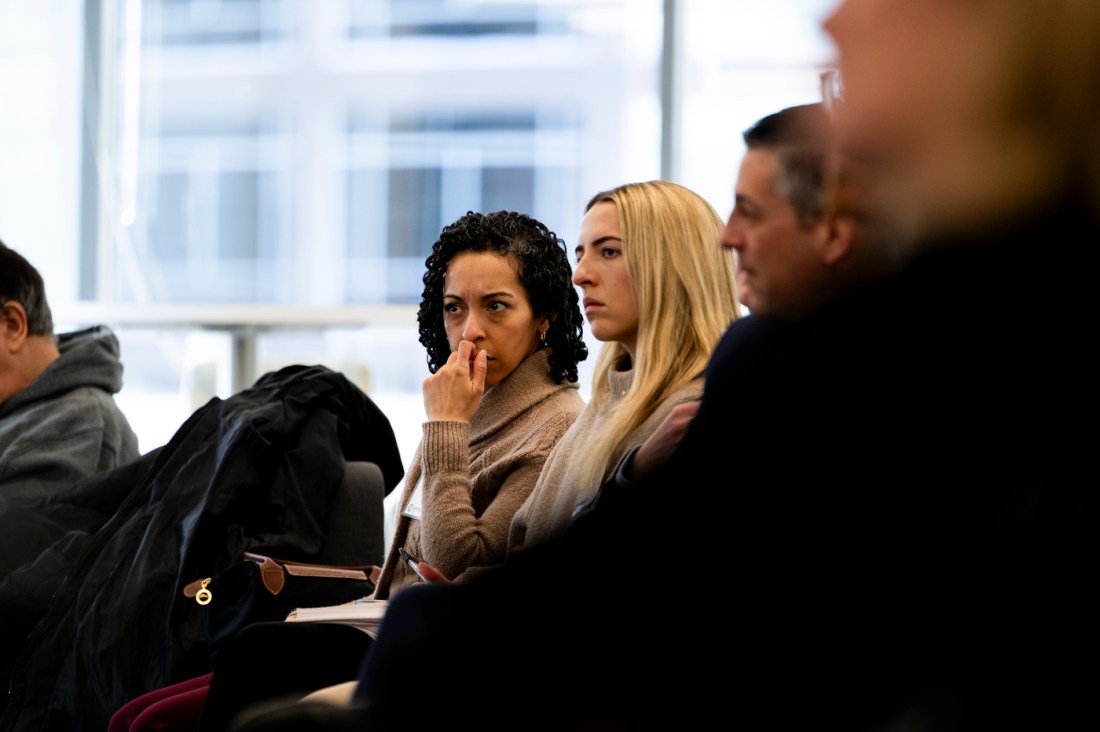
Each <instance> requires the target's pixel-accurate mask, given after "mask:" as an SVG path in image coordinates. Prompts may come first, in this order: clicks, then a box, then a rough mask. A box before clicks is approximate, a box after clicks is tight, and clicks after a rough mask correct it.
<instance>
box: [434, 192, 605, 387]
mask: <svg viewBox="0 0 1100 732" xmlns="http://www.w3.org/2000/svg"><path fill="white" fill-rule="evenodd" d="M464 252H494V253H496V254H501V255H504V256H510V257H514V258H515V260H516V261H517V262H518V263H519V267H518V273H519V282H520V284H521V285H523V288H524V289H525V290H526V291H527V297H528V299H530V301H531V309H532V311H534V313H535V315H536V316H538V317H545V318H547V319H548V320H549V321H550V329H549V330H548V331H547V333H546V343H547V345H548V346H549V347H550V349H551V350H550V359H549V360H550V377H551V378H552V379H554V381H555V382H557V383H559V384H560V383H561V382H562V381H563V380H569V381H571V382H572V381H576V380H577V364H578V363H579V362H581V361H583V360H584V359H586V358H588V347H587V346H585V345H584V340H583V338H582V334H583V326H582V322H583V321H582V320H581V309H580V304H579V302H580V298H579V297H578V296H577V290H576V288H575V287H574V286H573V279H572V278H573V270H572V268H571V267H570V266H569V257H568V255H567V254H566V250H565V242H564V241H562V240H561V239H559V238H558V236H557V235H556V234H555V233H554V232H552V231H550V229H548V228H547V227H546V225H545V224H543V223H542V222H540V221H537V220H536V219H533V218H531V217H530V216H527V215H526V214H521V213H516V212H514V211H495V212H493V213H487V214H482V213H476V212H474V211H468V212H467V213H466V215H465V216H463V217H461V218H460V219H458V220H457V221H455V222H454V223H453V224H448V225H447V226H444V227H443V231H442V232H441V233H440V234H439V239H438V240H437V241H436V242H435V244H433V245H432V253H431V254H429V255H428V259H427V260H426V261H425V262H424V264H425V266H426V267H427V271H426V272H425V273H424V293H423V295H422V296H421V300H420V311H419V312H418V313H417V315H416V319H417V322H418V323H420V343H421V344H423V346H424V348H426V349H427V350H428V370H429V371H431V373H433V374H434V373H435V372H436V371H438V370H439V369H440V368H441V367H442V366H443V365H444V364H446V363H447V358H448V357H449V356H450V355H451V346H450V344H449V343H448V342H447V332H446V330H445V329H444V327H443V278H444V276H445V275H446V274H447V266H448V264H449V263H450V261H451V260H452V259H454V257H455V256H456V255H458V254H462V253H464Z"/></svg>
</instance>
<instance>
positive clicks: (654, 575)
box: [240, 0, 1100, 732]
mask: <svg viewBox="0 0 1100 732" xmlns="http://www.w3.org/2000/svg"><path fill="white" fill-rule="evenodd" d="M825 27H826V30H827V31H828V32H829V34H830V35H831V36H832V37H833V38H834V39H835V41H836V44H837V50H838V65H839V68H840V72H841V77H842V79H843V81H844V98H843V99H842V100H841V102H840V103H839V104H838V108H837V110H836V117H835V120H836V123H837V125H838V128H837V129H838V134H839V136H840V145H841V149H840V160H841V166H842V170H845V171H846V173H845V174H846V176H847V177H848V183H847V184H846V186H845V187H844V188H842V189H841V190H840V191H839V194H840V195H839V196H838V205H844V206H847V205H850V204H852V203H853V202H854V203H857V204H861V205H862V204H865V203H866V201H867V199H866V198H865V199H863V200H862V201H860V200H859V198H860V195H859V193H860V192H861V191H862V192H864V193H867V192H873V194H874V196H875V200H876V205H883V204H882V202H884V201H885V202H890V205H889V206H888V208H890V209H892V210H891V211H889V215H890V217H891V218H892V219H893V220H895V221H897V222H902V221H904V222H905V223H904V226H903V225H902V224H901V223H898V224H897V226H898V227H899V233H901V232H900V230H901V229H902V228H904V234H905V239H906V241H908V242H910V243H909V244H908V245H907V246H906V247H905V250H904V252H903V253H902V257H903V258H902V261H901V262H900V264H901V268H900V271H898V272H897V273H895V274H892V275H888V276H884V277H882V278H880V279H877V280H874V281H872V282H868V283H866V284H864V285H862V286H860V287H859V288H857V289H855V290H853V291H852V292H850V293H846V294H845V296H843V297H841V298H838V299H837V300H836V301H834V302H832V303H830V304H829V305H827V306H824V307H821V308H820V309H818V310H817V311H816V312H814V313H813V314H812V316H810V317H808V318H806V319H805V320H803V322H802V325H801V326H800V327H797V328H791V329H787V328H782V329H775V330H773V329H768V330H767V331H766V332H764V333H763V335H759V334H758V332H756V331H753V330H752V329H753V328H754V326H753V323H758V322H763V320H762V319H758V318H756V317H748V318H742V319H741V320H739V321H738V322H737V323H734V324H733V325H731V326H730V328H729V329H728V331H727V334H726V336H725V337H724V339H723V341H722V343H721V344H720V345H719V347H718V349H717V351H716V354H715V357H714V358H713V359H712V360H711V363H710V366H709V367H708V372H707V377H706V388H705V391H704V394H703V398H702V402H701V405H700V408H699V411H698V413H697V414H696V416H695V418H694V419H693V420H692V422H691V423H690V425H689V426H688V428H687V432H686V434H685V435H684V437H683V440H682V442H681V443H680V446H679V448H678V449H677V450H676V452H675V453H674V454H673V456H672V458H671V460H670V461H669V462H668V463H667V465H666V466H665V467H664V468H663V469H662V470H659V471H657V472H655V473H651V474H649V476H648V477H646V478H644V479H642V480H641V481H640V482H639V483H637V484H636V485H635V486H633V487H631V488H629V489H627V490H623V489H619V490H612V486H611V485H609V486H607V487H605V490H604V491H603V492H602V493H601V497H600V501H599V502H598V503H597V504H596V506H595V507H594V509H593V510H591V511H589V512H588V513H586V514H585V515H584V516H582V517H579V518H578V519H577V520H576V521H574V522H573V523H572V524H571V526H570V528H569V530H568V531H567V532H566V533H565V534H563V535H562V536H561V537H559V539H558V540H557V541H555V542H552V543H549V544H546V545H543V546H541V547H533V548H532V549H531V550H529V551H526V552H522V553H520V554H519V555H517V556H516V557H515V560H514V561H513V562H512V563H511V564H510V565H508V566H506V567H504V568H502V569H500V570H499V571H497V572H495V573H493V574H491V575H486V576H485V577H483V578H481V579H480V581H478V582H475V583H470V584H467V585H465V586H423V587H421V588H417V589H416V590H413V591H410V592H408V593H406V594H405V595H404V596H403V597H402V598H398V600H397V601H396V602H395V604H394V607H391V609H390V610H391V612H390V613H389V614H388V615H387V621H389V620H391V619H392V620H393V622H392V623H388V622H386V623H383V625H382V627H381V629H380V633H379V638H378V640H377V641H376V642H375V643H374V644H373V645H372V648H371V652H370V653H369V654H368V657H367V660H366V664H365V667H364V669H363V670H362V672H361V678H362V679H363V683H361V684H360V687H359V689H358V691H357V700H358V703H359V706H358V707H357V708H355V709H353V710H331V709H313V710H297V712H298V713H299V714H302V715H304V714H307V712H309V713H312V714H314V715H315V717H314V720H313V721H314V723H315V728H317V729H326V728H327V729H351V728H353V727H351V726H347V727H341V726H339V725H341V724H351V717H352V715H353V714H354V715H358V720H357V722H356V723H358V724H364V723H367V724H369V725H370V726H371V728H372V729H375V730H380V729H398V728H400V727H402V726H404V725H405V724H407V723H408V721H409V719H410V710H413V709H415V712H414V714H415V717H414V718H415V719H416V720H417V721H418V722H419V723H430V722H440V723H442V722H444V721H447V720H450V721H451V722H452V723H453V722H454V721H455V720H459V719H469V720H476V721H477V722H478V724H479V726H480V727H481V728H483V729H486V728H489V729H505V728H507V727H508V726H509V723H511V724H513V725H521V726H524V727H526V728H530V729H598V728H606V729H616V730H622V729H651V728H653V726H655V725H660V724H666V725H672V724H674V725H676V726H682V727H690V726H692V725H693V724H694V725H700V726H702V725H708V726H709V725H712V724H713V723H714V720H716V719H717V720H722V721H723V722H724V723H726V724H729V725H739V724H740V725H742V726H746V725H747V726H750V727H753V728H761V729H807V728H843V729H848V730H867V731H868V732H870V731H872V730H875V731H878V730H961V729H1059V730H1063V729H1079V728H1083V722H1082V720H1086V719H1088V718H1089V717H1090V716H1091V715H1090V714H1089V712H1091V709H1089V708H1087V707H1086V705H1088V707H1091V698H1092V695H1093V693H1092V689H1091V688H1090V687H1086V683H1087V678H1088V675H1087V673H1085V672H1083V671H1082V669H1084V668H1087V662H1088V660H1089V659H1088V658H1087V657H1086V656H1085V654H1086V642H1085V639H1086V638H1087V637H1088V634H1089V632H1090V630H1091V625H1092V616H1093V613H1091V612H1090V609H1091V607H1092V604H1091V602H1090V601H1087V600H1086V598H1087V597H1088V596H1089V595H1091V593H1089V592H1088V590H1087V587H1088V581H1087V578H1088V577H1090V576H1092V557H1093V556H1094V554H1095V552H1093V551H1089V549H1090V548H1091V545H1092V542H1090V541H1088V540H1087V539H1086V537H1087V536H1089V533H1086V532H1091V531H1093V526H1094V524H1095V521H1094V520H1093V515H1092V513H1091V512H1090V511H1089V508H1090V506H1091V502H1089V501H1087V500H1086V492H1087V491H1088V490H1090V489H1088V488H1086V487H1085V486H1086V485H1088V484H1091V483H1092V482H1094V481H1091V480H1089V479H1088V476H1089V475H1091V474H1092V472H1093V468H1092V465H1091V462H1092V461H1091V460H1090V457H1091V451H1090V450H1089V447H1090V444H1089V443H1090V442H1091V440H1090V439H1089V437H1090V435H1089V434H1088V430H1086V429H1082V428H1081V427H1080V425H1079V424H1078V423H1077V420H1075V419H1073V418H1072V417H1071V416H1070V415H1072V414H1073V413H1074V412H1075V411H1077V410H1081V411H1083V412H1084V413H1085V414H1087V413H1089V411H1090V410H1091V407H1092V406H1093V404H1094V402H1095V400H1094V398H1093V396H1092V395H1093V394H1094V388H1093V387H1092V380H1093V378H1094V374H1095V373H1096V372H1097V369H1096V360H1095V357H1094V356H1093V355H1091V351H1092V348H1091V347H1090V346H1089V338H1088V336H1087V334H1088V333H1089V332H1091V330H1090V328H1092V327H1094V326H1093V323H1094V317H1093V315H1094V311H1095V305H1094V304H1093V303H1092V301H1091V298H1090V297H1089V296H1088V295H1089V292H1090V287H1091V286H1090V283H1089V282H1088V279H1089V278H1091V277H1092V276H1093V273H1094V272H1095V271H1096V268H1095V266H1094V263H1095V258H1096V247H1097V244H1098V240H1100V95H1098V94H1097V93H1096V90H1097V89H1100V56H1098V54H1097V52H1096V49H1097V48H1100V4H1095V3H1091V2H1085V1H1084V0H1078V1H1074V0H1055V1H1054V2H1048V3H1043V4H1041V5H1038V4H1035V3H1030V2H1026V1H1025V0H966V1H965V2H964V1H960V0H846V1H845V2H843V3H841V4H840V5H839V7H838V9H837V10H836V11H835V13H834V14H832V15H831V16H830V17H829V19H828V20H827V21H826V23H825ZM853 194H855V195H854V198H852V196H853ZM910 235H912V237H913V238H911V239H910ZM670 485H682V486H702V487H704V488H705V489H706V490H707V492H706V493H705V499H701V498H700V496H701V495H704V494H702V493H701V492H700V491H701V490H703V489H704V488H696V489H695V490H692V491H691V492H690V494H688V495H690V496H691V497H692V499H693V500H685V502H684V504H683V505H681V506H677V507H673V506H670V504H669V502H668V500H667V487H668V486H670ZM655 584H658V585H660V586H661V587H664V588H667V591H666V592H664V593H662V594H661V596H660V597H659V599H654V598H653V597H652V596H651V595H650V593H649V590H652V588H653V587H654V585H655ZM566 588H567V589H568V592H569V596H568V599H567V600H563V599H562V592H563V590H564V589H566ZM573 603H579V604H582V605H583V606H584V607H592V608H599V610H600V612H598V613H588V612H584V613H577V612H574V611H573V609H572V607H571V605H572V604H573ZM399 604H400V606H401V607H400V612H397V610H398V607H397V606H398V605H399ZM490 616H491V617H492V620H488V619H487V618H488V617H490ZM474 648H476V649H477V653H476V654H475V653H474V652H473V651H472V650H471V649H474ZM520 648H522V649H523V650H524V652H525V653H526V654H527V655H528V657H537V658H540V659H542V660H543V664H542V665H541V666H540V665H531V664H528V665H527V666H525V667H524V669H523V672H522V673H514V674H508V673H505V674H500V673H499V669H501V668H502V667H504V668H506V667H507V665H506V664H505V665H503V666H502V663H501V661H502V659H503V660H506V659H508V658H511V657H512V655H513V654H514V653H515V650H516V649H520ZM475 655H476V658H477V665H476V666H472V665H471V664H470V663H469V659H470V658H471V657H474V656H475ZM492 670H496V671H497V672H498V673H496V674H491V673H490V672H491V671H492ZM414 671H418V672H419V676H418V681H417V684H416V685H415V686H411V685H409V684H408V683H407V679H408V678H409V677H411V676H412V674H413V672H414ZM425 671H427V672H426V673H425ZM456 676H468V677H481V676H484V677H485V678H493V680H494V681H493V683H494V687H493V688H494V702H495V703H494V704H492V705H484V706H481V707H479V708H477V709H476V710H466V709H465V707H464V706H463V699H462V698H461V695H460V693H459V691H460V690H459V687H458V686H456V685H454V684H453V682H452V679H454V678H455V677H456ZM423 701H430V704H422V705H421V706H419V707H417V706H416V705H417V703H418V702H423ZM322 718H323V719H322ZM253 722H255V724H253V725H252V726H249V722H246V723H245V724H244V725H242V726H241V728H240V729H241V730H242V732H243V730H253V729H255V730H258V729H265V730H274V729H278V728H279V727H277V726H274V725H275V722H274V721H270V723H269V724H268V725H267V726H259V725H260V723H261V722H262V718H261V717H257V718H254V720H253ZM325 724H327V725H328V726H327V727H325V726H322V725H325Z"/></svg>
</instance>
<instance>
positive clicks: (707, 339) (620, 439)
mask: <svg viewBox="0 0 1100 732" xmlns="http://www.w3.org/2000/svg"><path fill="white" fill-rule="evenodd" d="M603 202H608V203H612V204H614V206H615V208H616V209H617V210H618V212H619V221H620V231H621V233H622V238H623V257H624V258H625V261H626V267H627V273H628V274H629V276H630V279H631V282H632V284H633V286H634V294H635V296H636V297H637V299H638V340H637V344H636V347H635V352H634V362H633V364H632V366H633V369H634V379H633V383H632V386H631V388H630V391H629V392H628V393H627V394H626V396H624V397H623V399H622V400H621V401H620V402H619V403H618V404H616V405H615V406H614V407H613V408H612V409H611V412H610V413H609V415H608V416H607V418H606V419H605V420H604V421H603V423H602V425H601V427H600V428H599V429H598V430H597V432H596V433H595V434H593V435H592V436H591V437H590V439H588V440H587V441H585V443H584V444H583V445H581V446H579V448H578V450H577V453H576V454H575V455H574V457H573V460H572V461H571V463H570V467H569V468H568V479H569V480H570V481H580V483H579V485H598V484H599V483H601V482H602V481H603V479H604V478H605V477H606V476H607V474H608V472H609V471H610V470H611V469H612V468H613V467H614V465H613V462H612V461H613V460H615V459H616V458H617V456H618V455H619V454H621V452H622V451H623V450H624V449H626V448H628V447H630V445H627V444H624V443H625V441H626V437H627V436H628V435H630V434H631V433H632V432H633V431H634V430H635V429H637V428H638V427H639V426H640V425H641V424H642V423H643V422H645V420H646V419H647V418H648V417H649V416H650V415H652V414H653V412H654V410H655V409H656V408H657V407H658V406H659V405H660V404H661V403H662V402H663V401H664V400H665V399H667V398H668V397H669V396H670V395H672V394H674V393H675V392H676V391H678V390H679V389H681V388H683V387H684V386H686V385H687V384H688V383H689V382H691V381H692V380H693V379H695V378H696V377H697V376H699V375H701V374H702V373H703V371H704V370H705V368H706V365H707V361H708V360H709V359H710V355H711V352H712V351H713V350H714V347H715V346H716V345H717V343H718V340H719V339H720V338H721V337H722V334H723V333H724V332H725V330H726V328H727V327H728V326H729V324H730V323H731V322H733V321H734V320H736V319H737V318H738V317H740V314H741V312H740V306H739V305H738V301H737V293H736V290H735V286H734V263H733V255H732V252H731V251H730V250H728V249H726V248H725V247H723V246H722V245H721V244H719V236H720V234H721V231H722V226H723V222H722V219H721V217H719V215H718V213H717V212H716V211H715V210H714V207H713V206H711V205H710V204H709V203H707V201H706V200H704V199H703V198H702V197H701V196H699V194H697V193H695V192H694V191H691V190H689V189H688V188H685V187H683V186H681V185H678V184H676V183H670V182H667V181H661V180H655V181H648V182H644V183H628V184H626V185H622V186H619V187H617V188H614V189H612V190H609V191H604V192H602V193H598V194H596V195H595V196H594V197H593V198H592V200H590V201H589V203H588V206H587V207H586V208H585V210H586V211H588V210H590V209H591V208H592V207H593V206H595V205H596V204H597V203H603ZM629 357H630V356H629V353H628V352H627V350H626V348H625V347H624V346H623V344H621V343H619V342H617V341H611V342H608V343H605V344H604V345H603V347H602V348H601V349H600V354H599V357H598V358H597V360H596V365H595V374H594V381H593V384H592V395H591V399H590V406H589V408H590V409H603V408H605V405H606V404H607V402H608V399H609V398H610V396H611V395H610V386H609V382H608V374H609V372H611V371H612V370H613V369H614V368H615V367H616V366H617V365H619V364H621V363H622V362H624V361H625V360H626V359H629Z"/></svg>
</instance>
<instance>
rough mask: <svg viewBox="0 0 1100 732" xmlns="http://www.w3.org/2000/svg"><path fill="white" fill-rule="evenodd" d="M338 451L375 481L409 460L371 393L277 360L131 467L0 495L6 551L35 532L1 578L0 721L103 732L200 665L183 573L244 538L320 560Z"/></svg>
mask: <svg viewBox="0 0 1100 732" xmlns="http://www.w3.org/2000/svg"><path fill="white" fill-rule="evenodd" d="M346 460H369V461H372V462H375V463H377V464H378V466H379V467H380V468H381V470H382V473H383V476H384V481H385V490H386V492H389V491H390V490H392V489H393V488H394V486H396V484H397V483H398V482H399V481H400V479H401V477H402V475H403V474H404V468H403V463H402V461H401V457H400V455H399V453H398V447H397V441H396V437H395V435H394V433H393V430H392V428H391V426H390V423H389V420H388V419H387V418H386V416H385V415H384V414H383V413H382V411H381V410H380V409H379V408H378V407H377V405H376V404H375V403H374V402H373V401H372V400H371V399H370V398H369V397H368V396H367V395H366V394H364V393H363V392H362V391H361V390H360V389H359V388H358V387H356V386H355V385H354V384H353V383H352V382H351V381H349V380H348V379H347V378H346V377H345V376H343V375H342V374H340V373H337V372H334V371H330V370H329V369H327V368H325V367H323V366H308V367H307V366H288V367H286V368H283V369H281V370H279V371H276V372H272V373H269V374H267V375H265V376H263V377H261V378H260V379H259V380H258V381H257V382H256V383H255V384H254V385H253V386H252V387H251V388H249V389H246V390H244V391H242V392H240V393H238V394H235V395H233V396H231V397H229V398H227V399H224V400H222V399H213V400H211V401H210V402H208V403H207V404H206V405H205V406H203V407H201V408H200V409H199V410H197V411H196V412H195V413H194V414H193V415H192V416H191V417H190V418H189V419H188V420H187V421H186V422H185V423H184V424H183V425H182V426H181V427H180V428H179V430H177V431H176V434H175V435H174V436H173V437H172V439H171V440H170V441H169V442H168V443H167V444H166V445H164V446H162V447H160V448H157V449H156V450H154V451H152V452H150V453H147V454H146V455H144V456H142V457H141V458H139V459H138V460H137V461H135V462H134V463H131V464H130V465H127V466H124V467H122V468H119V469H116V470H114V471H111V472H108V473H104V474H102V475H100V476H96V477H94V478H90V479H87V480H85V481H82V482H81V483H78V484H77V485H75V486H73V487H72V488H70V489H67V490H64V491H58V492H57V493H55V494H53V495H51V496H49V497H46V498H43V499H41V500H38V501H14V500H13V501H5V502H3V504H0V542H3V546H4V547H5V555H6V556H9V558H10V556H12V555H16V554H17V552H19V551H20V549H21V548H23V547H26V546H30V545H34V546H35V552H34V553H33V554H28V555H25V560H24V563H25V564H24V566H19V567H16V568H14V569H13V570H12V571H11V572H8V573H6V574H5V575H4V576H0V638H2V639H3V648H2V650H3V653H4V657H5V658H4V660H5V663H7V662H9V661H10V659H9V658H8V656H9V654H14V653H16V652H18V651H19V649H20V647H22V653H21V654H20V655H19V656H18V658H17V659H16V661H15V663H14V664H13V665H12V667H11V671H10V678H11V685H10V694H9V696H8V699H7V705H6V708H4V710H3V716H2V717H0V729H3V730H5V731H9V730H20V731H22V730H51V731H52V730H89V731H92V730H94V731H95V732H101V731H102V730H104V729H106V728H107V724H108V721H109V720H110V717H111V715H112V714H113V713H114V711H115V710H116V709H118V708H119V707H120V706H122V705H123V704H124V703H125V702H127V701H128V700H129V699H131V698H133V697H136V696H138V695H140V694H143V693H145V692H148V691H151V690H153V689H157V688H161V687H163V686H166V685H168V684H170V683H174V682H177V681H182V680H184V679H188V678H192V677H194V676H197V675H199V674H202V673H205V672H207V671H209V670H210V658H209V653H208V649H207V647H206V644H205V636H204V632H203V626H202V615H201V610H200V608H199V606H198V605H196V604H195V602H194V600H191V599H188V598H185V597H184V596H183V594H182V588H183V586H184V585H186V584H188V583H190V582H192V581H194V580H195V579H197V578H202V577H207V576H212V575H216V574H217V572H218V571H219V570H220V569H222V568H225V567H227V566H229V565H231V564H233V563H235V562H237V561H239V560H240V557H241V553H242V552H243V551H245V550H250V551H256V552H260V553H266V554H270V555H273V556H276V557H282V558H287V559H297V560H300V561H316V557H317V555H318V554H319V553H320V552H321V550H322V549H323V548H324V544H325V539H326V536H325V527H327V526H329V515H330V512H331V507H332V501H333V497H334V495H335V493H336V490H337V488H338V486H339V485H340V483H341V481H342V479H343V476H344V470H345V461H346ZM112 504H113V505H112ZM31 531H34V532H36V533H35V534H34V535H31V534H29V533H24V532H31ZM40 532H46V533H47V536H49V537H50V538H52V539H53V541H52V542H49V543H43V537H42V536H41V535H40ZM39 619H40V622H37V625H35V624H34V623H35V622H36V621H38V620H39ZM32 628H33V631H32ZM28 633H29V635H28Z"/></svg>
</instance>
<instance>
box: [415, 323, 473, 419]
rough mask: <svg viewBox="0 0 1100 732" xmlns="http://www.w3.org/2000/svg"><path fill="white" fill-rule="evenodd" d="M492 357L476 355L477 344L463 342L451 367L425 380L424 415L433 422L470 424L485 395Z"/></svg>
mask: <svg viewBox="0 0 1100 732" xmlns="http://www.w3.org/2000/svg"><path fill="white" fill-rule="evenodd" d="M488 358H489V354H488V353H486V352H485V351H484V350H481V351H478V352H477V354H476V356H475V354H474V344H473V343H471V342H470V341H460V342H459V344H458V350H457V351H452V352H451V355H450V357H449V358H448V359H447V363H446V364H444V365H443V367H442V368H440V369H439V371H436V372H435V373H434V374H432V375H431V376H429V377H428V378H426V379H424V411H425V412H426V413H427V416H428V419H429V420H433V421H434V420H456V421H459V422H469V421H470V419H471V418H472V417H473V416H474V414H475V413H476V412H477V408H478V407H479V406H480V405H481V396H482V395H483V394H484V393H485V373H486V371H488V368H489V366H488V363H489V362H488Z"/></svg>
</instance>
